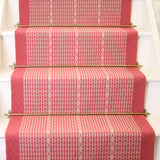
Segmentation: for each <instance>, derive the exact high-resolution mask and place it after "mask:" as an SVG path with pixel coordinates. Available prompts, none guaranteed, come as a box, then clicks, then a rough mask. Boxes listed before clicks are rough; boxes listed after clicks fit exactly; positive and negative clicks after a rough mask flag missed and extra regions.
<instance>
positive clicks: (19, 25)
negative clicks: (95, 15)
mask: <svg viewBox="0 0 160 160" xmlns="http://www.w3.org/2000/svg"><path fill="white" fill-rule="evenodd" d="M14 27H131V28H134V27H136V25H133V24H132V23H131V24H130V25H21V24H19V23H17V24H16V25H14Z"/></svg>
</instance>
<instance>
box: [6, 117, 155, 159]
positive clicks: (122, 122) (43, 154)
mask: <svg viewBox="0 0 160 160" xmlns="http://www.w3.org/2000/svg"><path fill="white" fill-rule="evenodd" d="M6 144H7V146H6V149H7V153H8V154H7V159H8V160H29V159H34V160H36V159H40V160H60V159H74V160H76V159H79V160H84V159H91V160H94V159H95V160H99V159H101V160H102V159H105V160H153V153H154V152H153V150H154V132H153V129H152V128H151V127H150V125H149V124H148V122H147V120H146V119H145V117H144V116H17V117H11V120H10V123H9V126H8V129H7V132H6ZM146 149H147V150H146ZM147 151H148V152H147Z"/></svg>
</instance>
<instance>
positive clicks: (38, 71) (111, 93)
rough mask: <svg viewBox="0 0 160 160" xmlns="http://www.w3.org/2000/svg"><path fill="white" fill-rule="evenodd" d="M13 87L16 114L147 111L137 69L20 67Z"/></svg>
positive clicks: (13, 79)
mask: <svg viewBox="0 0 160 160" xmlns="http://www.w3.org/2000/svg"><path fill="white" fill-rule="evenodd" d="M11 84H12V112H13V113H92V112H94V113H96V112H98V113H101V112H102V113H107V112H114V113H116V112H143V111H144V94H145V77H144V75H143V74H142V73H141V72H140V71H139V70H138V69H137V68H105V67H100V68H98V67H87V68H85V67H82V68H74V67H73V68H69V67H67V68H27V69H25V68H24V69H22V68H17V69H15V71H14V73H13V75H12V80H11Z"/></svg>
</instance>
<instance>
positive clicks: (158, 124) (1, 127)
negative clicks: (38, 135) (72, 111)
mask: <svg viewBox="0 0 160 160" xmlns="http://www.w3.org/2000/svg"><path fill="white" fill-rule="evenodd" d="M147 120H148V122H149V123H150V125H151V126H152V128H153V129H154V132H155V136H156V137H158V138H160V117H158V116H156V115H153V114H151V115H149V116H148V117H147ZM8 123H9V118H7V117H0V138H5V131H6V129H7V126H8Z"/></svg>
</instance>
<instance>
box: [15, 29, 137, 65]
mask: <svg viewBox="0 0 160 160" xmlns="http://www.w3.org/2000/svg"><path fill="white" fill-rule="evenodd" d="M15 38H16V64H17V65H125V64H127V65H129V64H133V65H135V64H136V57H137V39H138V33H137V31H135V30H133V29H131V28H100V27H76V28H75V27H55V28H54V27H50V28H49V27H38V28H37V27H32V28H18V29H17V30H16V32H15Z"/></svg>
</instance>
